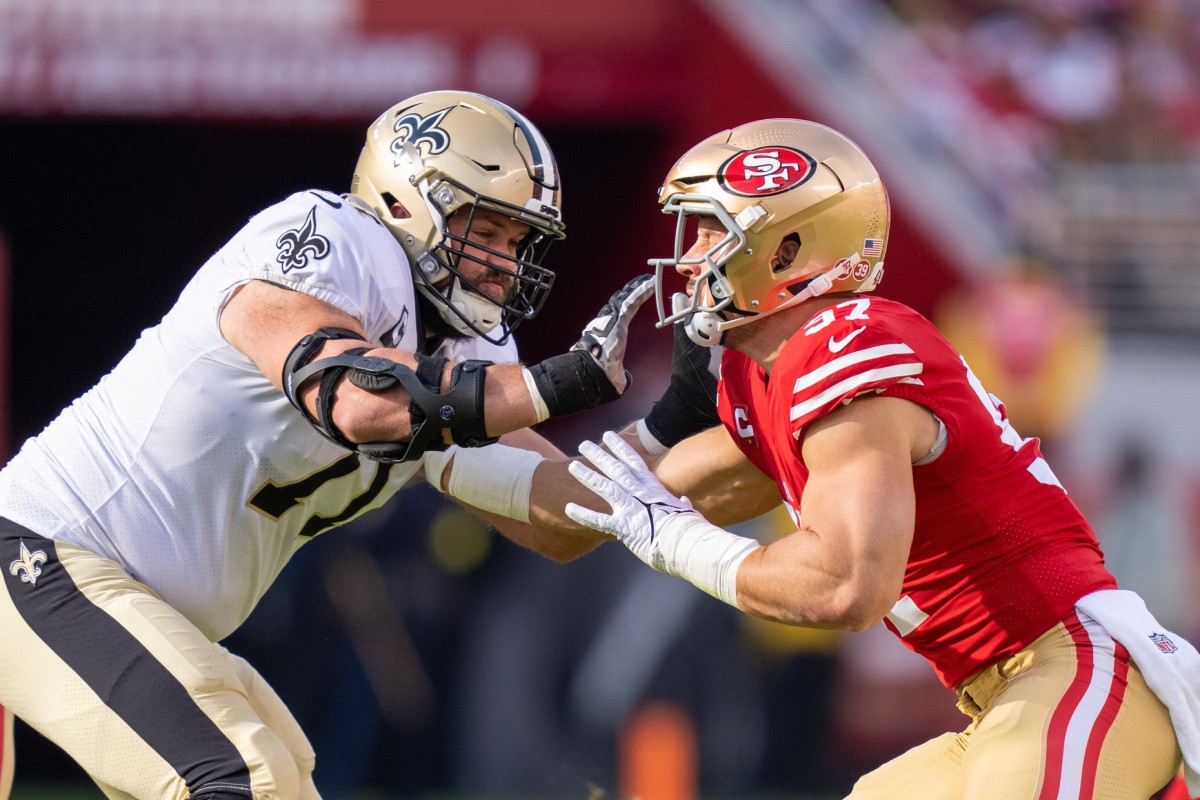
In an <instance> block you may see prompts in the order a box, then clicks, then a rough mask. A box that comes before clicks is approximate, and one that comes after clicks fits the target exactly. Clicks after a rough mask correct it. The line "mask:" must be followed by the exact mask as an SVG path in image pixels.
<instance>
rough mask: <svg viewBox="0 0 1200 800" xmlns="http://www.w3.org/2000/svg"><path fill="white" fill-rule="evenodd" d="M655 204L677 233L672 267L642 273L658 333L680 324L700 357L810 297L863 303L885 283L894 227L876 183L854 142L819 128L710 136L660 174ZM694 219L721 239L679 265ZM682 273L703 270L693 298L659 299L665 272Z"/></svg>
mask: <svg viewBox="0 0 1200 800" xmlns="http://www.w3.org/2000/svg"><path fill="white" fill-rule="evenodd" d="M659 203H661V204H662V207H663V213H665V214H674V215H675V216H676V226H675V255H674V257H673V258H662V259H652V260H651V261H650V262H649V263H650V265H651V266H653V267H654V268H655V270H656V275H655V279H656V289H657V295H658V297H657V301H658V316H659V323H658V324H659V327H662V326H665V325H670V324H674V323H683V324H684V325H685V326H686V330H687V332H688V334H689V335H690V336H691V337H692V339H693V340H694V341H696V342H698V343H700V344H704V345H706V346H712V345H716V344H718V343H719V341H720V340H721V338H722V336H723V333H724V331H727V330H729V329H730V328H734V327H737V326H739V325H743V324H745V323H747V322H751V321H753V320H754V319H756V318H758V317H761V316H762V315H764V314H770V313H773V312H775V311H779V310H780V309H783V308H787V307H790V306H792V305H796V304H798V303H800V302H802V301H804V300H806V299H808V298H811V297H816V296H818V295H822V294H825V293H827V292H869V291H871V290H873V289H874V288H875V287H876V286H878V285H879V281H880V279H881V278H882V277H883V254H884V251H885V250H886V249H887V238H888V227H889V223H890V219H891V214H890V210H889V206H888V197H887V192H886V190H885V189H884V186H883V182H882V181H881V180H880V178H879V173H878V172H876V170H875V167H874V166H873V165H872V164H871V162H870V160H868V159H867V157H866V155H864V154H863V152H862V150H860V149H859V148H858V146H857V145H856V144H854V142H852V141H850V140H849V139H848V138H846V137H845V136H843V135H842V134H840V133H838V132H837V131H835V130H833V129H832V128H827V127H825V126H824V125H819V124H817V123H815V122H809V121H807V120H800V119H766V120H760V121H758V122H751V123H747V124H745V125H742V126H739V127H737V128H733V129H731V130H726V131H722V132H721V133H718V134H716V135H714V136H710V137H709V138H707V139H705V140H704V141H703V142H701V143H700V144H698V145H696V146H695V147H693V148H692V149H691V150H689V151H688V152H687V153H686V154H684V156H683V157H682V158H680V159H679V161H677V162H676V163H675V166H673V167H672V168H671V170H670V172H669V173H667V178H666V180H665V181H664V182H663V185H662V187H661V188H660V189H659ZM695 216H703V217H711V218H715V219H716V220H717V221H718V222H719V223H720V224H721V225H723V226H724V227H725V229H726V231H727V233H726V235H725V237H724V238H723V239H721V241H720V242H718V243H717V244H716V245H715V246H713V247H712V248H710V249H709V250H708V251H707V252H705V253H703V254H702V255H696V256H693V257H690V258H685V255H686V254H687V253H688V250H689V248H690V247H691V243H692V242H693V241H695V239H694V238H689V236H693V237H694V224H693V225H689V220H690V218H691V217H695ZM788 240H791V241H792V242H794V245H795V249H796V254H795V257H794V258H792V259H790V261H787V262H786V263H781V261H780V260H778V259H776V258H775V254H776V251H778V250H779V247H780V245H781V244H783V243H784V242H785V241H788ZM679 265H699V266H700V267H702V269H701V270H700V274H699V277H698V279H697V280H696V283H695V287H694V290H693V293H692V296H691V297H690V298H689V297H688V296H687V295H686V294H683V293H681V292H680V293H676V294H674V295H672V296H668V295H667V294H666V292H665V290H664V285H663V279H664V274H665V272H666V271H667V270H668V268H670V269H673V268H675V267H677V266H679ZM722 312H724V313H722ZM731 312H736V313H731Z"/></svg>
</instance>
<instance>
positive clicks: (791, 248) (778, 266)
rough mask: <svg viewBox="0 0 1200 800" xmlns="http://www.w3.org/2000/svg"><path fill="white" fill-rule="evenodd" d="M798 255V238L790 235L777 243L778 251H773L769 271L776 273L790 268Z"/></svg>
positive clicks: (792, 234)
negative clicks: (773, 254)
mask: <svg viewBox="0 0 1200 800" xmlns="http://www.w3.org/2000/svg"><path fill="white" fill-rule="evenodd" d="M799 254H800V237H799V236H797V235H796V234H794V233H790V234H788V235H787V236H785V237H784V239H783V241H782V242H780V243H779V249H778V250H776V251H775V256H774V257H773V258H772V259H771V269H773V270H774V271H776V272H780V271H782V270H785V269H787V268H788V267H790V266H792V262H793V261H795V260H796V256H797V255H799Z"/></svg>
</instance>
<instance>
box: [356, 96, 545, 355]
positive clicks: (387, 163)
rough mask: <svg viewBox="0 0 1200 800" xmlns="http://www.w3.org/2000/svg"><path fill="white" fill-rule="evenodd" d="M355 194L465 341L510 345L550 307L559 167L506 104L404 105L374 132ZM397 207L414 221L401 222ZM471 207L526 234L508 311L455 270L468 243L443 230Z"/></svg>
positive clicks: (427, 99) (448, 100)
mask: <svg viewBox="0 0 1200 800" xmlns="http://www.w3.org/2000/svg"><path fill="white" fill-rule="evenodd" d="M350 192H351V194H353V195H356V196H358V197H360V198H362V199H363V200H365V201H366V202H367V203H368V204H369V205H370V206H371V207H372V209H374V211H375V213H376V214H377V215H378V216H379V219H380V220H381V221H382V222H383V224H384V225H386V226H387V227H388V228H389V229H390V230H391V232H392V234H393V235H395V237H396V239H397V240H398V241H399V242H400V246H401V247H402V248H403V249H404V252H405V253H406V254H407V255H408V259H409V262H410V263H411V265H412V269H413V275H414V280H415V282H416V285H417V288H418V290H419V291H420V292H421V293H422V294H423V295H424V296H425V297H427V298H428V299H429V300H431V301H432V302H433V304H434V306H435V307H436V308H437V309H438V312H439V313H440V314H441V316H442V317H443V318H444V319H445V320H446V322H448V323H449V324H450V325H451V326H453V327H454V329H455V330H457V331H458V332H459V333H461V334H463V335H467V336H473V335H478V336H484V337H486V338H488V339H489V340H491V341H496V342H503V341H504V340H505V339H507V337H508V334H509V333H510V332H511V330H512V329H513V328H514V327H515V326H516V325H517V323H519V322H520V321H521V320H523V319H529V318H530V317H533V316H534V315H535V314H537V312H538V311H539V310H540V309H541V307H542V305H543V304H544V303H545V300H546V297H547V295H548V293H549V291H550V287H551V285H552V284H553V282H554V273H553V272H552V271H550V270H549V269H546V268H545V267H542V266H541V261H542V259H543V258H544V256H545V252H546V249H547V247H548V246H549V243H550V242H551V241H553V240H555V239H561V238H563V236H564V226H563V222H562V212H561V210H560V208H559V175H558V167H557V165H556V163H555V159H554V154H553V152H552V151H551V150H550V146H549V144H547V142H546V139H545V137H544V136H542V134H541V132H540V131H538V129H537V128H536V127H535V126H534V125H533V123H531V122H530V121H529V120H528V119H526V118H525V117H524V116H523V115H522V114H520V113H518V112H516V111H514V110H513V109H511V108H509V107H508V106H506V105H504V104H503V103H501V102H498V101H496V100H493V99H491V98H488V97H484V96H483V95H479V94H473V93H470V92H459V91H436V92H426V93H424V94H419V95H416V96H415V97H411V98H409V99H407V100H404V101H402V102H400V103H397V104H396V105H394V106H392V107H391V108H389V109H388V110H387V111H385V112H384V113H383V114H382V115H381V116H380V117H379V118H378V119H377V120H375V122H374V123H373V124H372V125H371V126H370V128H369V129H368V130H367V141H366V144H365V146H364V147H363V149H362V153H361V155H360V156H359V159H358V164H357V166H355V168H354V179H353V181H352V183H351V186H350ZM395 203H399V204H400V205H401V206H403V207H404V209H405V210H406V211H407V214H408V215H407V216H403V215H401V216H399V217H397V216H395V215H394V214H393V213H392V207H393V204H395ZM464 206H471V207H472V208H471V209H468V211H469V212H471V213H473V212H474V210H476V209H486V210H489V211H493V212H497V213H500V214H503V215H505V216H507V217H510V218H512V219H514V220H517V221H519V222H522V223H525V224H526V225H528V226H529V233H528V235H527V236H526V237H525V241H524V242H523V243H522V246H521V248H520V252H518V254H517V257H516V258H515V259H510V261H511V268H510V269H504V270H502V271H504V272H509V273H510V274H511V275H512V276H513V277H514V282H513V288H512V291H511V292H510V294H509V296H508V297H507V298H505V300H504V301H503V302H502V303H498V302H497V301H495V300H494V299H492V298H490V297H488V296H487V294H485V293H484V292H482V291H481V290H479V289H478V287H476V286H475V285H474V284H473V283H471V281H470V280H468V279H467V278H465V277H464V276H463V275H462V274H461V273H460V272H459V270H458V264H459V260H460V258H464V257H466V258H470V256H467V255H465V254H464V253H463V252H462V245H463V244H464V243H465V237H455V236H453V235H452V234H451V233H450V232H449V231H448V230H447V226H446V222H447V220H448V219H449V218H450V216H451V215H452V214H454V213H455V212H456V211H458V210H459V209H460V208H463V207H464ZM467 231H468V234H469V232H470V225H469V223H468V228H467ZM473 246H474V247H478V245H473ZM489 266H494V264H493V265H489ZM496 268H498V267H496ZM496 328H500V331H499V332H498V333H497V334H491V332H492V331H493V330H495V329H496Z"/></svg>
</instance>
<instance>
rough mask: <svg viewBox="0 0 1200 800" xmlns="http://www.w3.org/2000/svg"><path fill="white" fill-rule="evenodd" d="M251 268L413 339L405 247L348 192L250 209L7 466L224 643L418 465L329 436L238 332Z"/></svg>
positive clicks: (67, 536)
mask: <svg viewBox="0 0 1200 800" xmlns="http://www.w3.org/2000/svg"><path fill="white" fill-rule="evenodd" d="M255 279H257V280H265V281H270V282H272V283H276V284H279V285H281V286H286V287H288V288H291V289H294V290H296V291H301V292H304V293H306V294H309V295H312V296H313V297H316V298H318V299H320V300H323V301H325V302H326V303H329V304H330V305H333V306H336V307H337V308H339V309H341V310H342V311H345V312H346V313H348V314H350V315H351V316H352V317H354V318H355V319H357V320H358V321H359V322H360V323H361V324H362V326H363V330H364V331H365V332H366V334H367V337H368V339H370V340H371V341H372V342H373V343H375V344H377V345H382V346H389V347H397V348H400V349H404V350H410V351H412V350H415V349H416V347H417V342H418V333H419V332H418V330H417V326H418V320H417V308H416V300H415V291H414V286H413V278H412V274H411V271H410V268H409V264H408V260H407V259H406V257H405V255H404V252H403V250H402V249H401V248H400V245H399V243H397V242H396V240H395V238H394V237H393V236H392V234H391V233H390V232H389V231H388V230H387V228H385V227H384V226H383V224H382V223H380V222H379V221H378V220H377V219H376V218H375V217H373V216H372V215H370V214H368V213H365V212H363V211H360V210H359V209H357V208H355V207H354V206H353V205H351V204H350V203H349V202H347V201H346V200H345V199H343V198H341V197H339V196H337V195H335V194H330V193H327V192H318V191H309V192H300V193H297V194H294V195H292V196H291V197H289V198H287V199H286V200H284V201H283V202H281V203H279V204H277V205H275V206H272V207H271V208H268V209H266V210H265V211H263V212H261V213H259V214H258V215H256V216H255V217H254V218H253V219H251V220H250V222H249V223H248V224H247V225H246V226H245V227H244V228H243V229H242V230H241V231H240V232H238V234H237V235H235V236H234V237H233V239H231V240H230V241H229V242H228V243H227V244H226V245H225V246H224V247H222V248H221V249H220V250H219V251H217V253H216V254H214V255H213V256H212V258H210V259H209V260H208V262H207V263H205V264H204V266H203V267H201V268H200V270H199V271H198V272H197V273H196V275H195V276H194V277H193V278H192V280H191V281H190V282H189V283H188V285H187V286H186V287H185V288H184V290H183V293H182V294H181V295H180V297H179V300H178V301H177V302H176V304H175V305H174V307H173V308H172V309H171V310H170V311H169V312H168V313H167V315H166V316H165V317H164V318H163V320H162V322H160V323H159V324H158V325H156V326H154V327H153V328H149V329H148V330H146V331H144V332H143V333H142V335H141V337H140V338H139V339H138V341H137V343H136V344H135V345H134V347H133V349H132V350H131V351H130V352H129V353H128V354H127V355H126V356H125V358H124V359H122V361H121V362H120V363H119V364H118V365H117V366H116V368H115V369H113V371H112V372H110V373H109V374H107V375H105V376H104V377H103V378H102V379H101V380H100V382H99V383H98V384H97V385H96V386H95V387H93V388H92V389H91V390H89V391H88V392H86V393H85V394H84V395H83V396H81V397H80V398H78V399H77V400H76V401H75V402H73V403H72V404H71V405H70V406H69V407H68V408H66V409H65V410H64V411H63V412H62V413H61V414H60V415H59V416H58V418H57V419H55V420H54V421H53V422H52V423H50V425H49V426H48V427H47V428H46V429H45V430H44V431H42V433H40V434H39V435H38V436H36V437H34V438H32V439H30V440H29V441H27V442H25V444H24V446H23V447H22V448H21V451H20V452H19V453H18V454H17V455H16V456H15V457H14V458H13V460H12V461H11V462H10V463H9V464H8V466H6V467H5V468H4V470H3V471H2V472H0V516H3V517H7V518H8V519H11V520H13V521H14V522H17V523H19V524H21V525H24V526H25V527H27V528H29V529H31V530H33V531H35V532H36V533H39V534H41V535H43V536H46V537H48V538H51V539H56V540H62V541H67V542H71V543H74V544H76V545H80V546H82V547H86V548H89V549H90V550H93V551H94V552H96V553H99V554H101V555H104V556H106V557H108V558H111V559H113V560H114V561H117V562H118V563H120V564H121V565H122V566H123V567H124V568H125V569H126V570H127V571H128V572H129V573H130V574H131V575H132V576H133V577H134V578H136V579H137V580H139V581H142V582H143V583H145V584H146V585H148V586H149V587H150V588H151V589H153V590H154V591H155V592H157V593H158V595H159V596H161V597H162V598H163V599H164V600H165V601H166V602H168V603H170V604H171V605H172V606H174V607H175V608H177V609H178V610H179V611H181V612H182V613H183V614H184V615H186V616H187V618H188V619H190V620H191V621H192V622H193V623H195V624H196V625H197V626H198V627H199V628H200V629H201V630H202V631H204V633H205V634H206V635H207V636H208V637H210V638H211V639H212V640H214V641H217V640H220V639H222V638H224V637H225V636H227V635H229V634H230V633H231V632H232V631H233V630H234V629H236V628H237V627H238V626H239V625H240V624H241V623H242V621H243V620H245V618H246V617H247V616H248V615H249V614H250V612H251V610H252V609H253V608H254V606H255V605H256V604H257V603H258V601H259V599H260V598H261V597H262V595H263V594H264V593H265V592H266V590H267V588H268V587H269V586H270V585H271V582H272V581H273V580H274V579H275V576H276V575H277V574H278V573H279V571H280V569H282V568H283V565H284V564H285V563H286V562H287V560H288V559H289V558H290V557H291V555H292V554H293V553H294V552H295V551H296V550H297V549H298V548H299V547H300V546H301V545H302V544H304V543H305V542H307V541H309V540H310V539H311V538H312V537H313V536H314V535H316V534H319V533H321V532H323V531H325V530H328V529H329V528H331V527H334V526H336V525H340V524H343V523H345V522H348V521H349V520H351V519H354V518H355V517H357V516H359V515H361V514H362V513H363V512H365V511H367V510H369V509H372V508H376V507H378V506H380V505H382V504H383V503H384V502H385V501H386V500H388V498H390V497H391V496H392V495H393V494H395V492H396V491H397V490H398V489H400V488H401V487H402V486H403V485H404V484H405V483H406V482H407V481H408V480H409V479H410V478H412V476H413V474H414V473H415V472H416V471H417V469H418V468H419V467H420V466H421V462H420V461H416V462H410V463H403V464H381V463H378V462H374V461H370V460H368V459H367V458H365V457H361V456H357V455H355V454H354V453H351V452H349V451H347V450H344V449H342V448H340V447H338V446H337V445H335V444H333V443H331V442H329V441H328V440H326V439H325V438H324V437H322V436H321V435H320V434H319V433H317V431H316V430H314V429H313V428H312V426H311V425H310V424H309V423H308V422H307V421H306V420H305V419H304V417H303V416H302V415H301V413H300V412H299V411H298V410H297V409H296V408H294V407H293V406H292V405H291V404H290V403H289V402H288V401H287V399H286V398H285V397H284V396H283V395H282V394H281V393H280V392H279V391H278V390H277V389H276V388H275V387H274V386H273V385H272V384H271V382H270V381H269V380H268V379H267V378H266V377H265V376H264V375H263V374H262V373H261V372H260V371H259V370H258V368H257V367H256V366H255V364H254V363H253V362H252V361H251V360H250V359H249V358H247V357H246V356H245V355H243V354H242V353H241V352H239V351H238V350H236V349H235V348H233V347H232V346H231V345H230V344H229V343H228V342H226V341H225V339H224V338H223V337H222V335H221V332H220V329H219V326H218V321H219V316H220V312H221V309H222V308H223V306H224V304H225V303H226V302H227V301H228V299H229V298H230V296H231V294H232V292H233V290H234V289H235V288H236V287H237V286H239V285H240V284H243V283H245V282H246V281H249V280H255ZM439 355H445V356H448V357H450V358H456V359H461V358H481V359H487V360H490V361H495V362H514V361H516V360H517V356H516V348H515V346H514V345H513V344H512V343H511V340H510V342H509V343H508V344H507V345H505V346H503V347H499V346H496V345H493V344H491V343H489V342H487V341H486V340H483V339H478V338H476V339H469V340H466V341H459V342H447V343H446V344H445V345H443V347H442V349H441V350H440V351H439Z"/></svg>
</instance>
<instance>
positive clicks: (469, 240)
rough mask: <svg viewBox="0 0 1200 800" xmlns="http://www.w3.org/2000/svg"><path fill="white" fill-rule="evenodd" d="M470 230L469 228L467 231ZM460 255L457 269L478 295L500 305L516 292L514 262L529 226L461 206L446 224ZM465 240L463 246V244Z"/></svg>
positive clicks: (493, 213)
mask: <svg viewBox="0 0 1200 800" xmlns="http://www.w3.org/2000/svg"><path fill="white" fill-rule="evenodd" d="M468 226H469V228H468ZM446 227H447V229H448V230H449V232H450V234H451V236H453V237H454V239H455V241H454V249H455V250H456V251H457V252H458V253H459V254H460V255H459V257H458V260H457V264H456V266H457V268H458V271H459V272H460V273H462V276H463V278H465V279H466V280H467V281H469V282H470V284H473V287H472V288H475V289H477V290H478V291H479V293H480V294H483V295H484V296H486V297H488V298H489V299H491V300H494V301H496V303H498V304H501V303H504V302H506V301H508V300H510V299H512V295H513V293H514V292H515V291H516V278H515V276H514V272H515V270H516V269H517V265H516V262H515V260H514V259H515V258H516V255H517V253H518V252H519V250H520V248H521V245H522V243H523V242H524V240H525V237H526V235H527V234H528V233H529V226H528V225H526V224H524V223H522V222H518V221H516V220H514V219H512V218H510V217H507V216H504V215H503V214H498V213H496V212H494V211H488V210H485V209H477V210H475V213H474V215H472V214H471V207H470V206H464V207H463V208H460V209H459V210H458V211H456V212H455V213H454V214H453V215H451V217H450V219H449V220H448V221H447V223H446ZM464 240H465V242H464Z"/></svg>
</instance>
